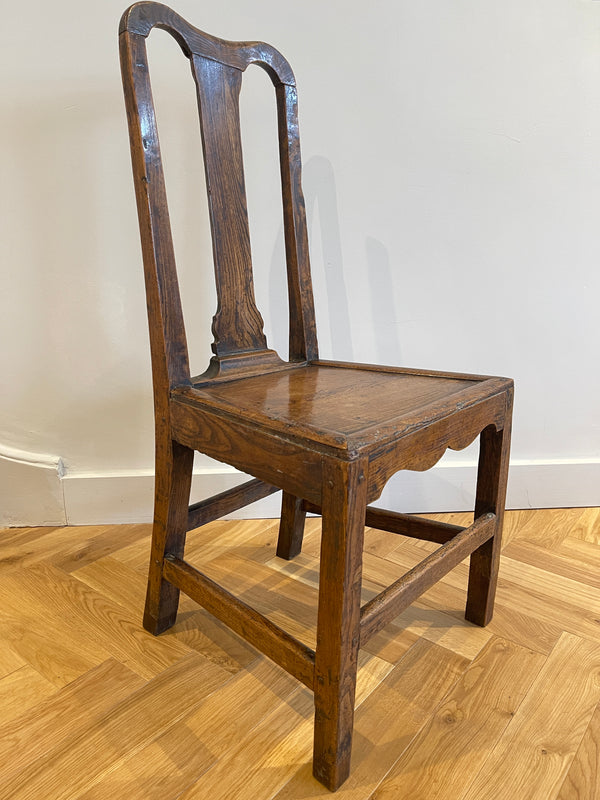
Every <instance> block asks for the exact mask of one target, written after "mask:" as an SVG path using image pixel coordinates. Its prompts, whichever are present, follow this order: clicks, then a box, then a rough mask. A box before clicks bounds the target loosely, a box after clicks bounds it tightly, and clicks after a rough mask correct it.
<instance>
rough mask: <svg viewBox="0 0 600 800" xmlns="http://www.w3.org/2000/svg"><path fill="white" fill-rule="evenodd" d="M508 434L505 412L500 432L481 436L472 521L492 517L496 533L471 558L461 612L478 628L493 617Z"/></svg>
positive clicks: (492, 429)
mask: <svg viewBox="0 0 600 800" xmlns="http://www.w3.org/2000/svg"><path fill="white" fill-rule="evenodd" d="M510 430H511V418H510V410H509V412H508V415H507V419H506V424H505V426H504V429H503V430H501V431H497V430H496V428H495V427H494V426H493V425H491V426H489V427H488V428H485V430H483V431H482V433H481V444H480V452H479V469H478V474H477V495H476V501H475V518H476V519H477V517H479V516H481V515H482V514H489V513H493V514H495V515H496V531H495V533H494V536H493V537H492V538H491V539H488V541H487V542H484V544H482V545H481V547H478V548H477V550H475V551H474V552H473V553H472V554H471V564H470V568H469V588H468V592H467V608H466V612H465V618H466V619H467V620H469V622H473V623H475V624H476V625H481V626H484V625H487V624H488V622H490V621H491V619H492V615H493V613H494V598H495V596H496V584H497V582H498V566H499V563H500V548H501V544H502V521H503V517H504V504H505V500H506V481H507V478H508V460H509V453H510Z"/></svg>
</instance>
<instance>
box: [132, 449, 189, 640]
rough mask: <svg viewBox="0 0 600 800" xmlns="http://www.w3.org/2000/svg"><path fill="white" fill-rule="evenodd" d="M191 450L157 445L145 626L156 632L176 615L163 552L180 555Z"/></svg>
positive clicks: (174, 594)
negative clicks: (164, 571) (164, 570)
mask: <svg viewBox="0 0 600 800" xmlns="http://www.w3.org/2000/svg"><path fill="white" fill-rule="evenodd" d="M193 463H194V451H193V450H190V449H189V448H187V447H184V446H183V445H180V444H178V443H177V442H173V441H169V443H168V444H167V446H166V447H164V448H162V452H159V449H158V448H157V458H156V477H155V490H154V497H155V500H154V525H153V528H152V548H151V554H150V569H149V572H148V589H147V592H146V607H145V611H144V628H145V629H146V630H147V631H150V633H153V634H154V635H155V636H157V635H158V634H159V633H162V632H163V631H165V630H167V628H170V627H171V625H173V623H174V622H175V618H176V616H177V607H178V605H179V589H177V588H176V587H175V586H173V584H171V583H169V582H168V581H166V580H165V579H164V578H163V576H162V570H163V560H164V557H165V553H171V554H173V555H176V556H177V557H178V558H183V550H184V545H185V536H186V533H187V522H188V507H189V498H190V488H191V483H192V467H193Z"/></svg>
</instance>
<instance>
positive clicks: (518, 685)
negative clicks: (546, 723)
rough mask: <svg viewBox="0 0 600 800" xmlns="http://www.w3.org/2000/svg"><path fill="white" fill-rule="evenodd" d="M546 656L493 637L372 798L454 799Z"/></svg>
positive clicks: (507, 721) (386, 799)
mask: <svg viewBox="0 0 600 800" xmlns="http://www.w3.org/2000/svg"><path fill="white" fill-rule="evenodd" d="M544 661H545V658H544V656H543V655H541V654H540V653H535V652H533V651H532V650H527V649H525V648H523V647H520V646H519V645H515V644H513V643H512V642H510V641H507V640H505V639H504V640H503V639H497V638H494V639H492V640H491V641H490V642H489V643H488V645H487V646H486V647H485V649H484V650H483V651H482V652H481V653H480V654H479V656H478V657H477V658H476V659H475V660H474V661H473V662H472V664H471V665H470V666H469V668H468V669H467V670H466V671H465V673H464V674H463V676H462V677H461V679H460V680H459V681H458V684H457V685H456V686H455V687H454V688H453V689H452V690H451V691H450V692H449V694H448V695H447V696H446V697H445V698H444V700H443V702H442V703H441V704H440V706H439V707H438V708H437V710H436V712H435V714H434V715H433V717H432V718H431V719H430V720H429V721H428V723H427V724H426V725H425V726H424V728H423V729H422V730H421V731H420V732H419V733H418V734H417V736H415V738H414V739H413V740H412V741H411V743H410V745H409V746H408V748H407V749H406V751H405V752H404V753H403V754H402V756H401V758H399V759H398V761H397V762H396V764H395V765H394V767H393V769H392V770H391V771H390V772H389V773H388V775H387V776H386V777H385V779H384V780H383V782H382V783H381V784H380V785H379V787H378V788H377V791H376V792H375V793H374V794H373V795H372V798H373V800H392V798H394V799H395V798H398V797H410V798H411V800H440V798H446V797H458V796H459V795H460V794H461V793H462V792H463V790H464V787H465V786H467V785H468V784H469V783H470V782H471V780H472V779H473V778H474V777H475V775H476V774H477V772H478V771H479V769H480V768H481V766H482V764H483V762H484V761H485V759H486V757H487V754H488V752H489V750H490V749H491V748H492V747H493V746H494V745H495V744H496V743H497V742H498V741H499V739H500V737H501V736H502V733H503V732H504V730H505V729H506V727H507V725H508V723H509V721H510V720H511V718H512V716H513V715H514V713H515V712H516V710H517V708H518V707H519V704H520V703H521V701H522V700H523V698H524V697H525V695H526V694H527V691H528V690H529V688H530V686H531V684H532V683H533V681H534V679H535V677H536V675H537V673H538V672H539V669H540V668H541V667H542V665H543V663H544Z"/></svg>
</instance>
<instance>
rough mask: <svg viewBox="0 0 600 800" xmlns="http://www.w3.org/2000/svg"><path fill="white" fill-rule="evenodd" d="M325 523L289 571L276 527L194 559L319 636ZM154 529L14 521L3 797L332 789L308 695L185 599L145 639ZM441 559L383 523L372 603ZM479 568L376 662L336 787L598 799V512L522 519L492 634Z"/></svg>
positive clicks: (375, 535)
mask: <svg viewBox="0 0 600 800" xmlns="http://www.w3.org/2000/svg"><path fill="white" fill-rule="evenodd" d="M438 518H441V517H438ZM448 518H449V519H450V521H458V522H459V523H461V522H462V523H463V524H465V522H464V521H463V518H461V516H460V515H451V516H449V517H445V519H448ZM464 519H465V521H466V518H464ZM308 527H309V532H308V535H307V539H306V546H305V548H304V551H303V553H302V554H301V555H300V556H299V557H298V558H297V559H296V560H295V561H293V562H290V563H287V562H282V561H280V560H279V559H277V558H276V557H275V556H274V545H275V541H276V533H277V526H276V522H273V521H251V522H217V523H213V524H212V525H210V526H207V527H206V528H204V529H203V530H202V531H197V532H193V533H191V534H190V536H189V546H188V551H187V552H188V556H187V557H188V559H189V560H190V561H192V563H194V564H196V565H197V566H201V565H202V566H203V568H204V569H205V571H206V572H207V574H209V575H211V576H212V577H214V578H216V579H219V580H221V581H222V582H223V583H224V584H225V585H226V586H227V587H229V588H230V589H231V590H232V591H235V592H236V593H237V594H238V596H240V597H242V598H243V599H244V600H246V601H247V602H248V603H251V604H253V605H254V606H255V607H256V608H257V609H259V610H260V611H262V612H263V613H266V614H268V616H269V617H271V618H272V619H273V620H274V621H275V622H277V623H279V624H282V625H284V626H285V627H287V629H288V630H290V632H292V633H294V634H295V635H296V636H298V637H299V638H301V639H302V640H303V641H305V642H307V643H308V644H314V628H315V621H316V600H317V591H316V585H317V560H316V555H317V554H318V547H319V521H318V520H316V519H313V520H309V525H308ZM149 533H150V529H149V526H147V525H123V526H107V527H80V528H54V529H52V528H45V529H44V528H37V529H16V530H5V531H0V576H1V577H0V798H6V800H8V798H10V800H25V798H26V799H27V800H59V799H60V800H71V798H72V799H73V800H74V798H85V800H153V799H154V798H156V800H159V798H160V800H171V798H181V800H191V798H202V799H203V800H220V799H221V798H222V799H223V800H245V799H246V798H248V800H267V799H268V798H277V800H284V798H285V800H300V798H302V799H303V800H304V798H317V797H328V796H331V795H330V794H329V793H328V792H327V791H326V790H325V789H323V787H321V786H320V785H319V784H318V783H316V781H314V780H313V778H312V777H311V768H310V757H311V748H312V694H311V693H310V692H309V691H308V690H307V689H305V688H304V687H303V686H301V685H299V684H298V683H297V682H296V681H295V680H294V679H292V678H291V677H289V676H288V675H287V674H286V673H284V672H283V671H282V670H281V669H279V668H278V667H276V666H274V665H273V664H272V663H270V662H269V661H268V660H267V659H266V658H264V657H263V656H260V655H259V654H258V653H257V652H256V651H255V650H253V649H252V648H251V647H250V646H248V645H246V644H245V643H244V642H243V641H242V640H240V639H239V638H238V637H236V636H235V635H233V634H231V633H229V632H228V631H227V630H226V629H225V628H224V627H223V626H222V625H220V624H219V623H218V622H216V621H215V619H214V618H212V617H210V615H208V614H207V613H206V612H204V611H202V610H200V609H198V608H197V607H195V606H194V605H193V603H192V602H191V601H189V600H187V599H183V601H182V606H181V611H180V616H179V619H178V623H177V625H176V627H175V628H173V629H172V630H171V631H169V632H167V633H166V634H163V635H162V636H160V637H159V638H154V637H152V636H150V635H149V634H147V633H146V632H145V631H144V630H143V629H142V627H141V624H140V620H141V614H142V603H143V597H144V588H145V571H146V561H147V554H148V547H149ZM432 547H435V545H429V544H427V543H420V542H415V541H411V540H407V539H404V538H402V537H399V536H394V535H393V534H387V533H381V532H375V531H367V537H366V551H367V552H366V554H365V574H364V580H363V588H364V596H365V599H367V598H368V597H371V596H372V595H373V594H374V593H376V592H378V591H380V589H381V587H382V586H385V585H387V584H388V583H391V582H392V581H393V580H394V579H395V578H396V577H398V576H399V575H400V574H402V573H403V572H404V571H406V570H407V569H408V568H409V567H410V566H412V565H413V564H414V563H416V562H417V561H418V560H420V559H421V558H422V557H423V555H424V551H425V550H427V549H431V548H432ZM466 574H467V570H466V565H465V564H461V565H460V566H459V567H457V568H456V569H455V570H454V571H453V572H452V573H451V574H450V575H449V576H448V577H447V578H446V579H445V580H443V581H442V582H441V583H440V584H438V585H437V586H436V587H435V588H433V589H432V590H431V591H429V592H428V593H427V594H426V595H424V596H423V597H422V598H421V599H420V601H418V602H417V603H415V605H414V606H412V607H411V608H410V609H409V610H408V611H406V612H405V613H404V614H403V615H402V616H401V617H399V618H397V619H396V620H395V621H394V622H393V623H392V624H390V625H389V626H388V628H386V629H385V630H384V631H382V632H381V633H380V634H378V635H377V637H375V638H373V639H372V640H371V641H370V642H369V644H368V647H367V649H366V650H364V651H361V669H360V676H359V692H358V699H357V704H358V709H357V712H356V725H355V735H354V749H353V767H352V774H351V777H350V779H349V780H348V781H347V782H346V784H344V786H343V787H342V788H341V789H340V790H339V791H338V793H337V796H338V797H340V798H354V799H355V800H363V799H364V800H366V798H372V799H373V800H375V799H376V800H388V798H389V800H391V799H392V798H394V800H399V799H400V798H411V800H419V799H422V800H437V799H438V798H439V799H440V800H441V799H442V798H444V800H446V799H448V800H450V799H451V800H487V799H488V798H489V800H491V799H492V798H493V800H503V799H504V798H506V799H507V800H521V799H522V800H537V799H538V798H539V800H553V799H554V798H557V799H558V800H575V799H576V798H577V800H592V799H593V798H594V799H595V800H600V509H575V510H552V511H516V512H510V513H509V514H508V515H507V521H506V526H505V548H504V555H503V560H502V565H501V579H500V582H499V588H498V598H497V604H496V614H495V617H494V620H493V622H492V623H491V624H490V625H489V627H487V628H485V629H482V628H477V627H474V626H473V625H470V624H468V623H466V622H465V621H464V619H463V616H462V615H463V606H464V598H465V580H466Z"/></svg>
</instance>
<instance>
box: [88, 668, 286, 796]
mask: <svg viewBox="0 0 600 800" xmlns="http://www.w3.org/2000/svg"><path fill="white" fill-rule="evenodd" d="M297 688H298V683H297V681H295V680H294V679H293V678H292V677H291V676H290V675H288V674H287V673H286V672H284V670H282V669H279V667H277V666H275V665H274V664H272V663H271V662H269V661H268V659H265V658H258V659H256V660H255V662H254V663H253V664H252V665H251V666H250V667H249V669H248V670H247V671H244V672H242V673H240V674H239V675H238V676H237V677H236V678H234V679H233V680H231V681H229V682H228V683H226V684H225V685H224V686H223V687H222V688H221V689H220V690H219V691H218V692H215V693H214V694H212V695H210V696H209V697H208V698H206V699H205V700H203V701H202V702H201V703H200V704H199V705H198V706H197V707H196V709H194V710H193V711H192V712H191V713H189V714H186V715H185V716H184V717H183V718H182V719H181V720H180V722H179V724H177V725H174V726H172V727H171V728H169V729H168V730H167V731H166V732H165V733H164V734H162V735H161V736H159V737H158V738H157V739H155V740H154V741H152V742H151V743H150V744H148V745H147V746H146V747H144V748H142V749H141V750H139V751H138V752H135V753H134V754H133V755H132V757H131V758H128V759H126V760H123V761H122V762H121V763H119V764H118V765H117V766H116V768H115V769H113V770H111V771H110V772H109V773H107V774H106V775H105V776H104V777H103V778H102V779H101V780H100V781H98V783H96V784H94V786H92V787H91V788H90V789H89V790H88V791H86V792H85V793H84V794H83V795H81V798H80V800H106V798H108V797H115V798H121V797H123V798H127V800H163V798H165V797H177V796H178V795H179V794H180V793H181V792H183V791H184V790H185V789H186V788H187V787H188V786H190V785H191V784H192V783H194V781H196V780H197V778H198V776H199V775H202V773H204V772H206V770H208V769H209V768H210V767H211V766H212V765H213V764H215V763H216V762H217V761H218V759H219V758H222V757H223V755H224V754H225V753H226V752H227V751H228V750H230V749H231V748H233V747H235V746H237V745H239V743H240V742H241V741H242V740H244V739H246V738H247V737H248V736H249V735H250V734H251V731H252V730H253V728H254V727H256V725H258V724H259V723H260V721H261V720H262V719H263V718H264V717H265V716H266V715H267V714H270V713H272V712H273V711H274V710H275V709H277V708H278V707H279V706H281V705H282V704H283V703H285V702H286V701H287V699H288V698H289V696H290V695H291V694H292V693H293V692H295V691H296V690H297Z"/></svg>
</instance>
